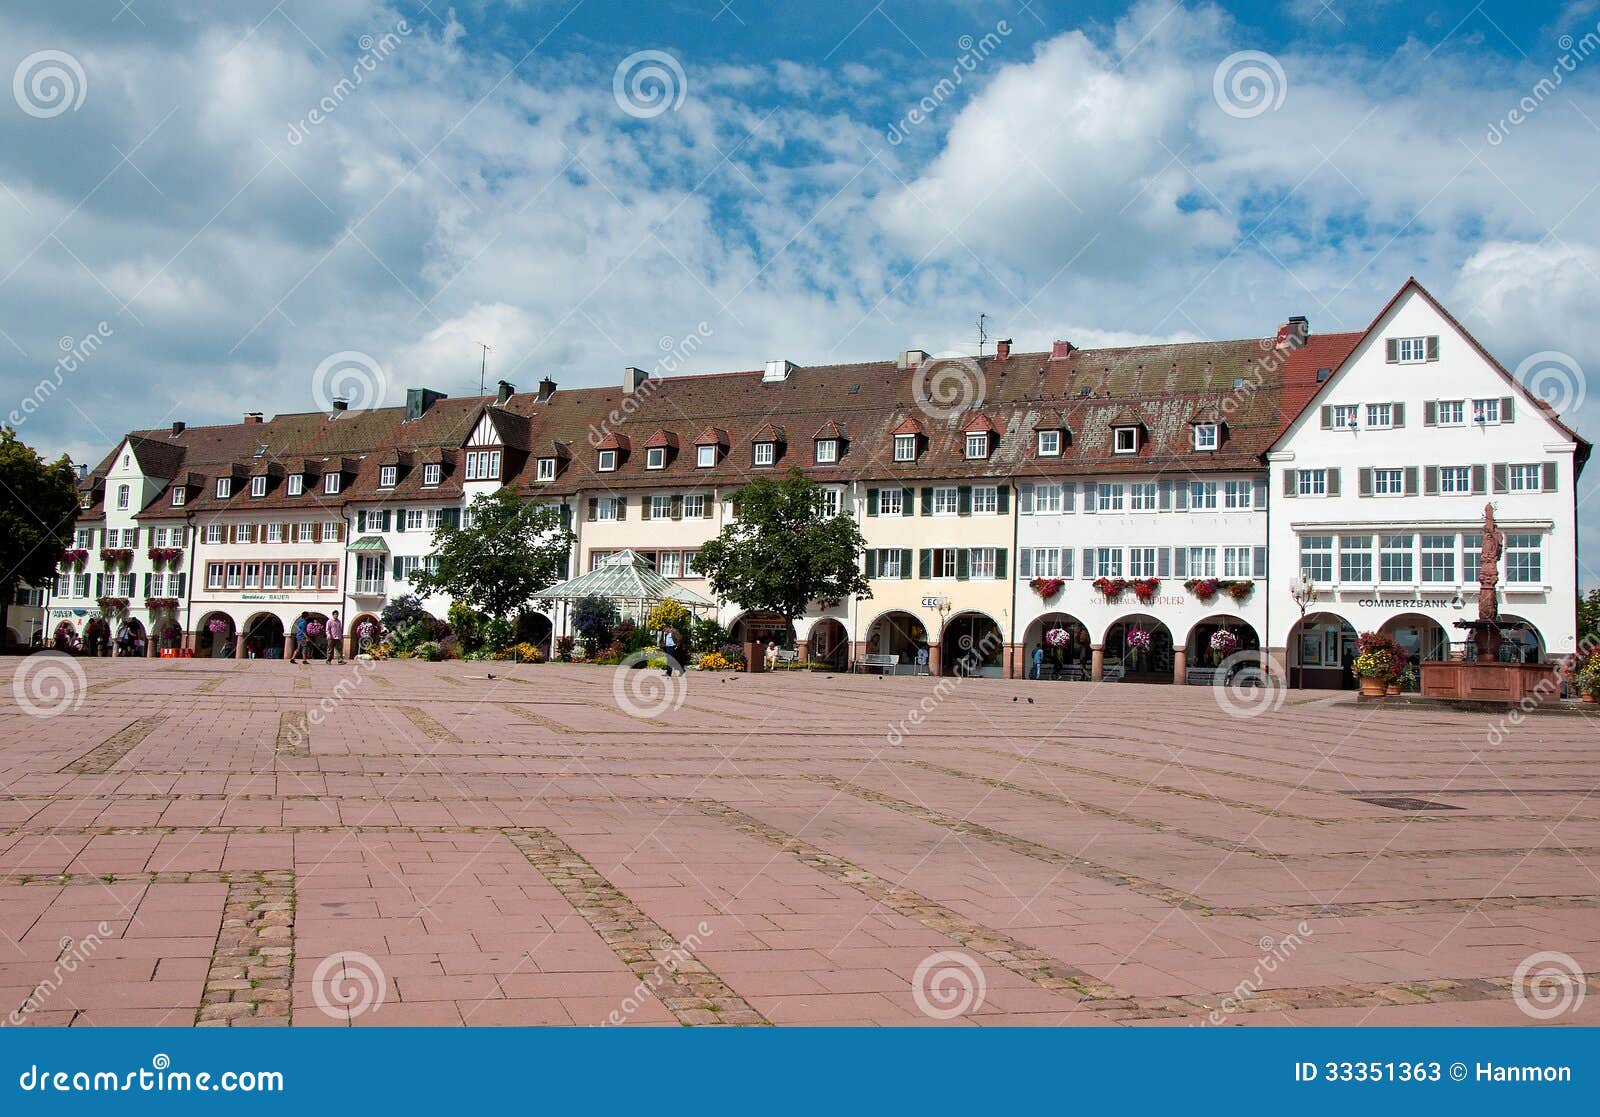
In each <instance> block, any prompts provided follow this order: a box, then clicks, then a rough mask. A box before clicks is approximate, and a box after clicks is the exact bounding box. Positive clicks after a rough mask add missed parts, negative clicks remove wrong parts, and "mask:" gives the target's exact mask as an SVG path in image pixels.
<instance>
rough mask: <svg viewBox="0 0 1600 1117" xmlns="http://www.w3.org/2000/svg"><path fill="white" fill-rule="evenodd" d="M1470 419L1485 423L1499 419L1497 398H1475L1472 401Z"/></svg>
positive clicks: (1496, 421) (1495, 421)
mask: <svg viewBox="0 0 1600 1117" xmlns="http://www.w3.org/2000/svg"><path fill="white" fill-rule="evenodd" d="M1472 421H1473V422H1474V423H1483V424H1485V425H1487V424H1491V423H1498V422H1499V421H1500V401H1499V399H1475V400H1473V401H1472Z"/></svg>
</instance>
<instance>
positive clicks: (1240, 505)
mask: <svg viewBox="0 0 1600 1117" xmlns="http://www.w3.org/2000/svg"><path fill="white" fill-rule="evenodd" d="M1254 502H1255V485H1254V484H1253V483H1252V482H1249V481H1224V482H1223V483H1222V506H1223V507H1224V508H1230V509H1233V510H1234V511H1238V510H1239V509H1248V508H1249V507H1250V506H1251V505H1252V504H1253V503H1254Z"/></svg>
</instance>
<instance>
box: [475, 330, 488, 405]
mask: <svg viewBox="0 0 1600 1117" xmlns="http://www.w3.org/2000/svg"><path fill="white" fill-rule="evenodd" d="M478 345H479V346H481V347H482V349H483V359H482V361H480V362H479V364H478V394H479V395H480V396H481V395H483V394H484V384H485V383H486V381H485V380H484V377H486V376H487V375H488V374H489V346H488V345H487V344H485V343H484V342H481V341H480V342H478Z"/></svg>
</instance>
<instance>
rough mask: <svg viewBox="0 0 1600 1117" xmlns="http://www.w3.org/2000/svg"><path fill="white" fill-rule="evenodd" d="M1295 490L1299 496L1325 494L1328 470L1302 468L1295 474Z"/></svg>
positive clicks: (1326, 492)
mask: <svg viewBox="0 0 1600 1117" xmlns="http://www.w3.org/2000/svg"><path fill="white" fill-rule="evenodd" d="M1295 491H1296V492H1298V493H1299V494H1300V495H1301V496H1327V495H1328V471H1327V470H1326V469H1302V470H1300V471H1299V472H1298V473H1296V474H1295Z"/></svg>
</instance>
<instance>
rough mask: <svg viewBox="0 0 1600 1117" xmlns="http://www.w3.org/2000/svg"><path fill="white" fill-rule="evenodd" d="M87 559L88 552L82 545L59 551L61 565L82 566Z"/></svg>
mask: <svg viewBox="0 0 1600 1117" xmlns="http://www.w3.org/2000/svg"><path fill="white" fill-rule="evenodd" d="M88 561H89V552H88V551H86V550H84V549H83V548H82V547H68V548H67V549H66V550H65V551H62V552H61V565H63V566H82V565H83V564H84V563H86V562H88Z"/></svg>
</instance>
